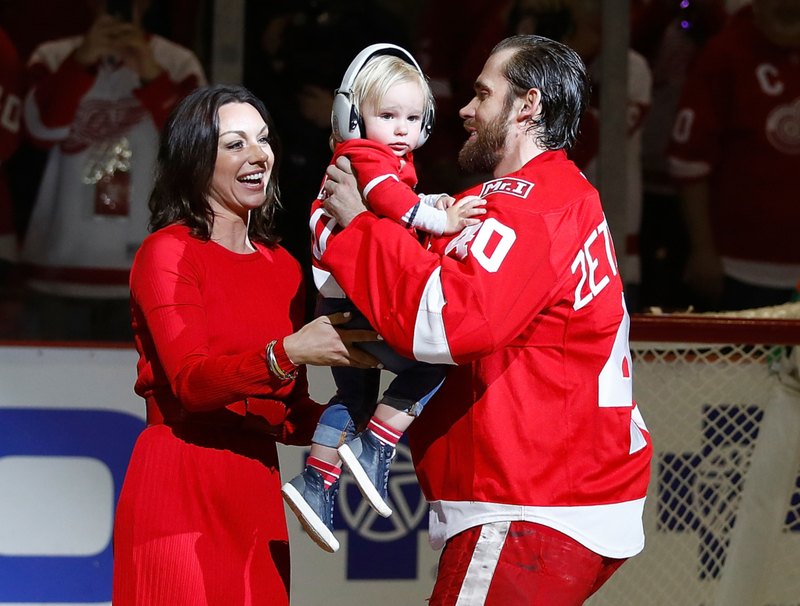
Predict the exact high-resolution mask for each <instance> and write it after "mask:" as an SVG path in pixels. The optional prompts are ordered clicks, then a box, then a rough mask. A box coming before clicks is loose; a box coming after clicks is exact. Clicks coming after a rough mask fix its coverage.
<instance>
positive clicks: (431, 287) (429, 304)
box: [413, 267, 455, 364]
mask: <svg viewBox="0 0 800 606" xmlns="http://www.w3.org/2000/svg"><path fill="white" fill-rule="evenodd" d="M441 272H442V268H441V267H437V268H436V270H435V271H434V272H433V273H432V274H431V275H430V277H429V278H428V282H427V284H425V290H424V291H423V293H422V299H421V300H420V302H419V308H418V309H417V322H416V324H414V346H413V351H414V358H415V359H416V360H419V361H420V362H429V363H431V364H455V362H453V356H452V355H451V354H450V344H449V343H448V342H447V333H446V332H445V328H444V317H443V316H442V309H443V308H444V306H445V304H446V303H447V301H446V300H445V298H444V292H443V291H442V280H441Z"/></svg>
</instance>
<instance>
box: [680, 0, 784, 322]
mask: <svg viewBox="0 0 800 606" xmlns="http://www.w3.org/2000/svg"><path fill="white" fill-rule="evenodd" d="M669 160H670V173H671V175H672V176H673V177H674V178H675V179H676V180H677V181H678V184H679V186H680V197H681V205H682V208H683V211H684V216H685V218H686V227H687V231H688V234H689V244H690V252H689V258H688V261H687V265H686V272H685V280H686V283H687V285H688V286H689V287H690V288H692V289H693V291H694V293H695V296H697V295H698V294H699V295H705V297H707V301H703V303H705V307H709V308H711V309H747V308H752V307H764V306H769V305H779V304H781V303H786V302H788V301H789V300H790V299H791V298H792V296H793V295H794V294H795V293H796V292H797V283H798V280H800V249H798V247H797V233H798V230H800V204H798V202H799V201H800V198H799V197H798V190H797V174H798V171H800V0H755V1H754V2H753V3H752V5H748V6H745V7H743V8H741V9H740V10H739V11H737V12H736V13H735V14H734V15H733V16H731V18H730V20H729V22H728V24H727V25H726V27H725V28H723V29H722V31H720V32H719V33H718V34H717V35H716V36H714V37H713V38H711V39H710V40H709V41H708V43H707V44H706V45H705V46H704V47H703V49H702V50H701V51H700V53H699V55H698V56H697V59H696V60H695V62H694V64H693V66H692V69H691V70H690V72H689V75H688V77H687V79H686V82H685V84H684V87H683V91H682V95H681V101H680V104H679V109H678V113H677V117H676V118H675V125H674V128H673V130H672V141H671V144H670V148H669Z"/></svg>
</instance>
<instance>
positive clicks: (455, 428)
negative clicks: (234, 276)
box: [325, 151, 652, 557]
mask: <svg viewBox="0 0 800 606" xmlns="http://www.w3.org/2000/svg"><path fill="white" fill-rule="evenodd" d="M469 194H475V195H480V196H481V197H483V198H485V199H486V201H487V204H486V209H487V211H488V212H487V214H486V216H485V218H484V220H483V222H482V223H480V224H479V225H476V226H472V227H469V228H467V229H465V230H463V231H462V232H461V233H460V234H457V235H455V236H448V237H442V238H437V239H435V240H434V242H433V244H432V247H431V250H425V249H423V248H422V247H420V246H419V244H418V243H417V242H416V241H415V240H414V239H413V238H411V237H408V234H407V233H406V232H405V231H404V230H403V229H402V228H401V227H399V226H398V225H397V224H395V223H394V222H392V221H386V220H379V219H378V218H377V217H375V216H374V215H372V214H370V213H362V214H361V215H359V216H358V217H357V218H356V219H355V220H354V221H353V222H352V223H351V224H350V226H349V227H348V228H347V229H345V230H344V231H343V232H342V233H341V234H340V235H339V236H338V237H337V238H336V240H335V242H333V243H332V244H331V245H330V246H329V247H328V250H327V252H326V253H325V261H326V262H327V264H328V266H329V267H330V268H331V271H332V273H333V275H334V277H335V278H336V280H337V281H338V282H339V284H340V285H341V286H342V288H343V289H344V291H345V292H346V293H347V295H348V296H349V297H350V298H351V299H352V300H353V301H354V302H355V303H356V305H357V306H358V308H359V309H360V310H361V311H362V312H364V313H365V315H366V316H367V318H368V319H369V320H370V322H371V323H372V325H373V326H374V327H375V328H376V330H378V331H379V332H380V334H381V335H383V336H384V338H386V340H387V341H388V342H389V343H390V344H392V346H394V347H395V348H396V349H397V350H398V351H399V352H401V353H403V354H404V355H408V356H413V357H414V358H416V359H418V360H422V361H426V362H437V363H450V364H458V365H459V366H457V367H456V368H453V369H452V370H451V372H450V373H449V375H448V378H447V380H446V381H445V383H444V385H443V386H442V388H441V389H440V390H439V392H438V393H437V394H436V396H435V397H434V398H433V399H432V400H431V402H430V403H429V404H428V405H427V406H426V408H425V411H424V412H423V413H422V415H421V416H420V417H419V419H418V420H417V422H415V423H414V424H413V425H412V426H411V429H410V430H409V441H410V444H411V448H412V452H413V455H414V461H415V466H416V470H417V475H418V477H419V481H420V484H421V486H422V489H423V491H424V493H425V495H426V497H427V498H428V500H429V501H431V502H432V513H433V515H432V520H431V522H432V524H431V537H432V542H434V543H438V544H441V542H442V541H443V540H445V539H447V538H448V537H450V536H453V535H454V534H456V533H458V532H461V531H462V530H465V529H466V528H468V527H470V526H475V525H477V524H481V523H485V522H490V521H497V520H501V519H513V520H520V519H524V520H530V521H535V522H539V523H542V524H546V525H548V526H551V527H554V528H556V529H558V530H560V531H561V532H564V533H565V534H568V535H569V536H572V537H573V538H575V539H576V540H578V541H580V542H581V543H582V544H584V545H586V546H587V547H588V548H590V549H592V550H594V551H596V552H598V553H600V554H602V555H605V556H608V557H627V556H631V555H634V554H635V553H638V551H640V550H641V549H642V547H643V544H644V537H643V530H642V522H641V514H642V509H643V505H644V498H645V493H646V489H647V484H648V480H649V475H650V459H651V454H652V447H651V445H650V439H649V434H648V433H647V430H646V427H645V424H644V421H643V420H642V417H641V415H640V414H639V411H638V409H637V407H636V405H635V403H634V402H633V397H632V367H631V358H630V352H629V348H628V328H629V318H628V314H627V311H626V309H625V304H624V299H623V292H622V282H621V280H620V277H619V271H618V266H617V262H616V257H615V254H614V247H613V243H612V240H611V236H610V233H609V230H608V224H607V223H606V220H605V217H604V215H603V211H602V208H601V206H600V200H599V197H598V195H597V191H596V190H595V189H594V188H593V187H592V186H591V185H590V184H589V182H588V181H587V180H586V179H585V178H584V177H583V175H582V174H581V173H580V172H579V171H578V169H577V168H576V167H575V165H574V164H573V163H572V162H570V161H569V160H568V159H567V158H566V154H565V153H564V152H563V151H558V152H545V153H543V154H541V155H539V156H538V157H536V158H534V159H533V160H531V161H530V162H529V163H528V164H526V165H525V166H524V167H523V168H522V169H520V170H519V171H517V172H515V173H512V174H509V175H506V176H504V177H501V178H498V179H493V180H491V181H488V182H486V183H483V184H480V185H477V186H475V187H474V188H472V189H470V190H467V191H466V192H464V193H463V194H462V195H469ZM459 197H460V196H459Z"/></svg>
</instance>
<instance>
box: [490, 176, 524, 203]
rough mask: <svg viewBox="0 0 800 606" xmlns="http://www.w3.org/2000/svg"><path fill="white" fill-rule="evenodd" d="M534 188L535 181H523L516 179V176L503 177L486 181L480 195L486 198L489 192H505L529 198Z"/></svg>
mask: <svg viewBox="0 0 800 606" xmlns="http://www.w3.org/2000/svg"><path fill="white" fill-rule="evenodd" d="M532 189H533V183H530V182H529V181H523V180H522V179H516V178H514V177H502V178H500V179H494V180H492V181H487V182H486V183H484V184H483V188H482V189H481V193H480V194H479V197H480V198H485V197H486V196H488V195H489V194H499V193H503V194H511V195H512V196H518V197H520V198H527V197H528V194H529V193H531V190H532Z"/></svg>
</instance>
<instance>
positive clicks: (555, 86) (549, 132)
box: [492, 35, 589, 150]
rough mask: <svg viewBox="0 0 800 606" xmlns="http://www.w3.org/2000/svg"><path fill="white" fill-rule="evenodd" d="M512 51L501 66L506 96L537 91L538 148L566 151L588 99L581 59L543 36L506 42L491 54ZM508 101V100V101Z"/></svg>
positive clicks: (575, 134)
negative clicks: (539, 101) (539, 111)
mask: <svg viewBox="0 0 800 606" xmlns="http://www.w3.org/2000/svg"><path fill="white" fill-rule="evenodd" d="M509 48H510V49H515V50H516V52H515V53H514V54H513V55H512V56H511V57H509V59H508V61H506V64H505V65H504V66H503V76H505V78H506V80H508V82H509V84H510V89H509V93H508V94H509V95H510V96H512V97H519V96H522V95H524V94H525V93H527V92H528V91H529V90H530V89H532V88H536V89H538V90H539V92H540V93H541V96H542V101H541V102H542V111H541V113H540V114H539V117H538V118H536V119H535V120H534V121H533V125H532V126H531V128H532V129H534V130H535V132H536V137H537V140H538V142H539V144H540V145H541V146H542V147H544V148H545V149H548V150H556V149H569V148H570V147H572V146H573V145H574V144H575V138H576V137H577V136H578V126H579V124H580V121H581V118H582V117H583V112H584V111H585V110H586V104H587V102H588V99H589V76H588V75H587V74H586V66H585V65H584V64H583V61H581V58H580V56H578V53H576V52H575V51H574V50H572V49H571V48H569V47H568V46H566V45H564V44H561V43H560V42H556V41H555V40H550V39H549V38H544V37H542V36H534V35H523V36H512V37H510V38H506V39H505V40H503V41H502V42H500V43H499V44H498V45H497V46H495V47H494V49H492V54H493V55H494V54H495V53H498V52H500V51H503V50H506V49H509ZM507 101H508V100H507Z"/></svg>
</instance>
